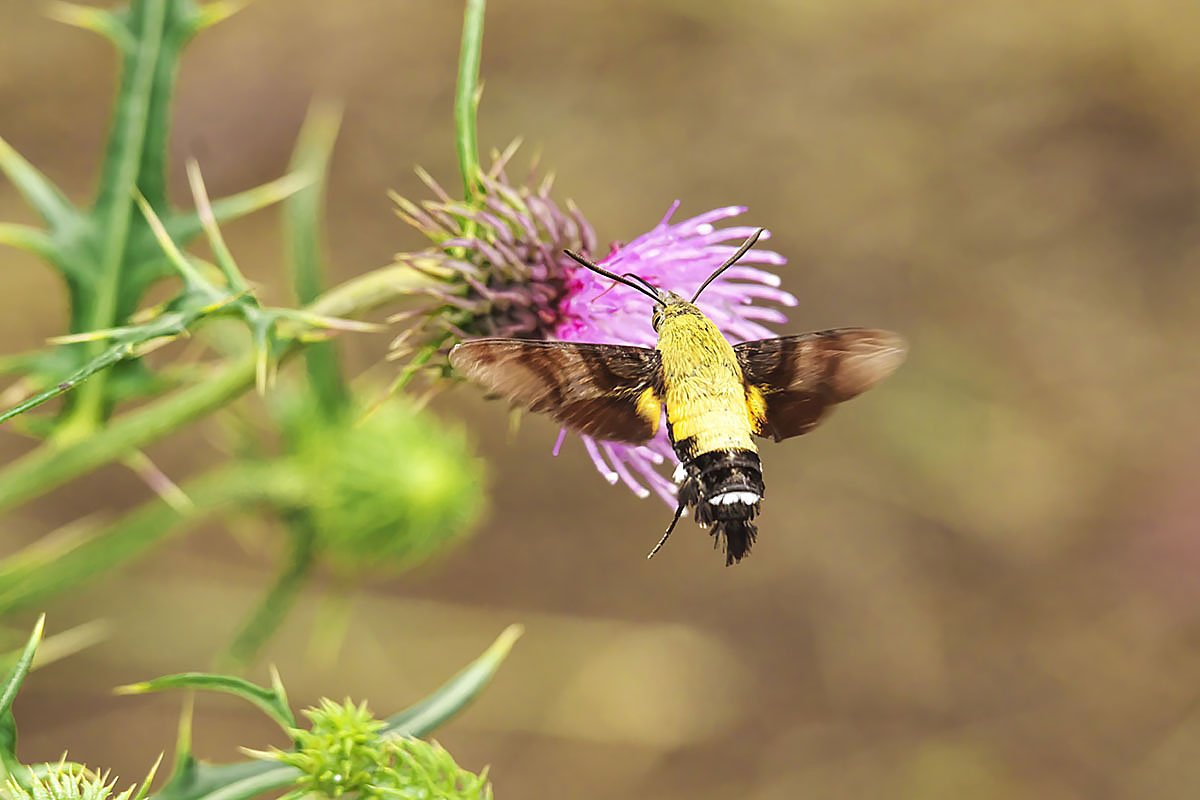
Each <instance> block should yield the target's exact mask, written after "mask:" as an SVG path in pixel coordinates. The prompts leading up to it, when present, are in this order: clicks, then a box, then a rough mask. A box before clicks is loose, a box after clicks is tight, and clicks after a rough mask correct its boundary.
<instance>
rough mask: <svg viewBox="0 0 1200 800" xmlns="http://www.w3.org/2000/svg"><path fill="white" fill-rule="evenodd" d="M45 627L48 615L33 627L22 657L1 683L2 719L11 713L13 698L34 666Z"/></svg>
mask: <svg viewBox="0 0 1200 800" xmlns="http://www.w3.org/2000/svg"><path fill="white" fill-rule="evenodd" d="M45 627H46V615H45V614H42V615H41V616H40V617H38V621H37V623H36V624H35V625H34V626H33V633H31V634H30V635H29V641H28V642H26V643H25V649H24V650H22V651H21V657H20V658H18V659H17V663H16V664H14V665H13V668H12V670H11V671H10V672H9V673H8V676H7V677H6V678H5V679H4V682H3V683H0V717H4V716H5V715H6V714H8V713H10V711H9V709H10V707H11V706H12V701H13V698H14V697H16V696H17V689H20V688H21V682H22V681H24V680H25V676H26V675H28V674H29V667H30V665H31V664H33V654H34V653H36V652H37V648H38V644H39V643H40V642H41V641H42V630H43V629H44V628H45Z"/></svg>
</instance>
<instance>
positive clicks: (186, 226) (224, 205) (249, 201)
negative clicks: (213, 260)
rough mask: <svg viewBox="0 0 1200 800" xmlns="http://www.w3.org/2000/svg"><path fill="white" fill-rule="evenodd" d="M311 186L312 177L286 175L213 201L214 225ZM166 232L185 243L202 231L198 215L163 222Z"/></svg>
mask: <svg viewBox="0 0 1200 800" xmlns="http://www.w3.org/2000/svg"><path fill="white" fill-rule="evenodd" d="M310 183H312V176H310V175H303V174H300V173H295V172H293V173H289V174H287V175H284V176H283V177H280V178H276V179H275V180H273V181H270V182H269V183H264V184H263V185H262V186H255V187H254V188H253V189H247V190H246V191H244V192H238V193H237V194H233V195H230V196H229V197H223V198H221V199H219V200H213V201H212V215H213V219H214V220H216V221H217V222H231V221H233V220H235V219H240V218H242V217H244V216H246V215H247V214H250V213H253V212H255V211H258V210H260V209H263V208H266V207H267V206H271V205H274V204H275V203H278V202H280V201H281V200H284V199H286V198H288V197H290V196H291V195H293V194H295V193H296V192H298V191H300V190H301V189H303V188H304V187H305V186H308V185H309V184H310ZM165 225H166V228H167V232H168V233H169V234H170V235H171V237H172V238H174V239H175V240H176V241H181V242H184V241H188V240H190V239H191V238H192V237H193V236H195V235H196V234H198V233H200V232H201V231H203V230H204V225H203V224H202V223H201V221H200V215H199V214H198V213H197V212H188V213H182V214H177V215H175V216H172V217H170V218H169V219H167V220H166V221H165Z"/></svg>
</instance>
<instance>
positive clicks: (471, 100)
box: [454, 0, 487, 203]
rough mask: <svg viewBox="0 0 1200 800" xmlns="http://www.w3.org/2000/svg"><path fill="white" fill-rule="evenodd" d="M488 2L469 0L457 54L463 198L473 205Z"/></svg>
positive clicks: (456, 124)
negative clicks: (484, 21)
mask: <svg viewBox="0 0 1200 800" xmlns="http://www.w3.org/2000/svg"><path fill="white" fill-rule="evenodd" d="M486 6H487V0H467V8H466V11H465V13H464V14H463V32H462V47H461V49H460V50H459V54H458V85H457V88H456V91H455V93H454V131H455V135H456V137H455V141H456V143H457V145H458V167H459V171H461V172H462V179H463V197H464V198H466V200H467V202H468V203H474V201H475V199H476V198H477V196H478V195H479V194H480V193H481V191H482V189H481V187H480V185H479V172H480V170H479V140H478V128H477V124H476V117H477V112H478V111H479V62H480V59H481V57H482V53H483V12H484V9H485V8H486Z"/></svg>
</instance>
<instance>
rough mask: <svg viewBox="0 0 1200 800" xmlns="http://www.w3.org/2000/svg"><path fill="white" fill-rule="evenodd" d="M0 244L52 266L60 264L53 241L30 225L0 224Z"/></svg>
mask: <svg viewBox="0 0 1200 800" xmlns="http://www.w3.org/2000/svg"><path fill="white" fill-rule="evenodd" d="M0 244H6V245H8V246H10V247H18V248H20V249H22V250H25V251H26V252H29V253H33V254H34V255H35V256H38V257H40V258H42V259H44V260H45V261H49V262H50V263H52V264H58V263H59V262H60V259H59V253H58V248H57V247H56V246H55V244H54V240H53V239H52V238H50V236H49V235H48V234H46V233H45V232H44V231H41V230H38V229H37V228H34V227H33V226H31V225H18V224H16V223H10V222H0Z"/></svg>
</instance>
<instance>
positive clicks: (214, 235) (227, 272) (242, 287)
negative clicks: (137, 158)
mask: <svg viewBox="0 0 1200 800" xmlns="http://www.w3.org/2000/svg"><path fill="white" fill-rule="evenodd" d="M187 175H188V185H189V186H190V187H191V189H192V200H193V201H194V202H195V204H196V214H197V215H198V216H199V217H200V225H201V226H202V227H203V228H204V233H205V235H206V236H207V237H208V245H209V247H211V248H212V251H213V255H214V256H215V257H216V259H217V266H218V267H220V268H221V272H222V274H224V276H225V282H226V283H227V284H228V285H229V288H230V289H232V290H233V291H235V292H239V293H243V294H247V295H248V294H249V293H250V288H249V286H247V284H246V279H245V278H244V277H242V273H241V270H239V269H238V266H237V264H236V263H235V262H234V260H233V254H232V253H231V252H229V246H228V245H226V244H225V237H224V236H222V235H221V229H220V228H219V227H217V219H216V217H215V216H213V210H212V206H211V205H210V204H209V202H208V192H207V190H206V189H205V188H204V177H203V176H202V175H201V174H200V164H199V162H197V161H196V160H195V159H194V158H190V159H188V162H187ZM155 233H156V235H157V231H155ZM163 235H164V236H166V238H167V239H168V240H169V239H170V237H169V236H167V233H166V230H165V229H163Z"/></svg>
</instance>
